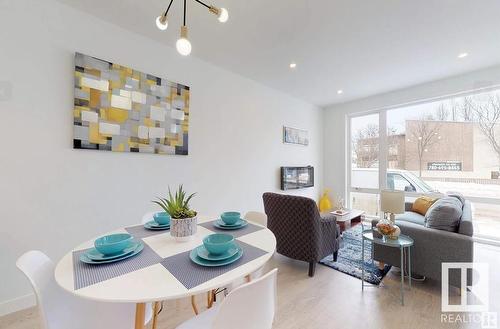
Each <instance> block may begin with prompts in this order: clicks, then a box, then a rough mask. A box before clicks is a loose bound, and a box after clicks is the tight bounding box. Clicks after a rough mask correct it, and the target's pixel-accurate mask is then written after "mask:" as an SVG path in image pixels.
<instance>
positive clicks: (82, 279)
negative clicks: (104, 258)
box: [73, 243, 162, 290]
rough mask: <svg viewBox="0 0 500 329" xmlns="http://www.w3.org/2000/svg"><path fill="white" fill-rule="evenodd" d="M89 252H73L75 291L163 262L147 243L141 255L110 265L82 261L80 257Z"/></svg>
mask: <svg viewBox="0 0 500 329" xmlns="http://www.w3.org/2000/svg"><path fill="white" fill-rule="evenodd" d="M87 250H89V249H84V250H77V251H74V252H73V277H74V278H75V290H76V289H80V288H84V287H87V286H90V285H93V284H96V283H99V282H102V281H106V280H109V279H113V278H116V277H117V276H120V275H124V274H127V273H130V272H134V271H137V270H140V269H142V268H145V267H148V266H151V265H154V264H158V263H159V262H161V260H162V258H161V257H160V256H158V254H157V253H155V252H154V251H153V250H152V249H151V248H150V247H149V246H148V245H147V244H146V243H144V249H143V250H142V251H141V252H140V253H139V254H137V255H135V256H133V257H130V258H127V259H125V260H122V261H119V262H116V263H109V264H100V265H90V264H86V263H84V262H82V261H80V255H81V254H82V253H84V252H85V251H87Z"/></svg>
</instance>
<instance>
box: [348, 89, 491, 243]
mask: <svg viewBox="0 0 500 329" xmlns="http://www.w3.org/2000/svg"><path fill="white" fill-rule="evenodd" d="M498 90H500V85H493V86H489V87H485V88H476V89H471V90H468V91H465V92H458V93H454V94H448V95H444V96H438V97H431V98H427V99H421V100H417V101H412V102H407V103H401V104H397V105H392V106H386V107H381V108H377V109H372V110H367V111H360V112H355V113H348V114H346V115H345V127H346V129H345V131H346V136H345V141H346V143H345V150H346V153H345V158H346V172H345V191H344V192H345V196H346V197H345V200H346V205H347V207H351V197H350V193H353V192H357V193H367V194H375V195H380V191H381V190H383V189H386V188H387V166H388V134H387V112H388V111H390V110H394V109H399V108H402V107H408V106H415V105H422V104H427V103H432V102H437V101H443V100H447V99H450V98H456V97H467V96H471V95H475V94H478V93H485V92H492V91H498ZM372 114H378V119H379V120H378V121H379V122H378V125H379V136H378V138H379V154H378V155H379V156H378V158H379V159H378V160H379V167H378V174H379V177H378V178H379V187H378V189H375V188H360V187H352V186H351V173H352V140H351V138H352V135H351V133H352V131H351V121H352V119H354V118H357V117H363V116H367V115H372ZM422 195H425V194H424V193H419V192H406V191H405V197H406V198H417V197H419V196H422ZM464 197H465V198H466V199H467V200H469V201H471V203H472V207H473V208H474V203H482V204H493V205H500V198H491V197H474V196H467V195H464ZM382 216H383V214H382V213H380V217H382ZM367 217H373V216H367ZM474 238H475V239H476V240H477V241H479V242H486V243H489V242H488V241H491V240H493V241H494V244H500V237H491V236H486V235H481V234H474Z"/></svg>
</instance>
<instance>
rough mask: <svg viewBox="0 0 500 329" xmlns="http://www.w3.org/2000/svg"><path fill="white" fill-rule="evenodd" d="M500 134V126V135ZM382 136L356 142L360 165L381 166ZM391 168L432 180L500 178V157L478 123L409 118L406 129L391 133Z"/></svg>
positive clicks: (355, 148)
mask: <svg viewBox="0 0 500 329" xmlns="http://www.w3.org/2000/svg"><path fill="white" fill-rule="evenodd" d="M498 136H500V127H499V134H498ZM378 149H379V144H378V137H369V138H359V139H358V140H357V141H356V142H355V143H354V145H353V151H354V158H353V161H354V162H355V164H356V166H357V167H358V168H374V167H378ZM387 161H388V168H390V169H402V170H408V171H412V172H414V173H415V174H417V175H420V176H421V177H424V178H429V179H438V178H444V177H446V179H447V180H456V181H460V180H463V179H498V178H499V162H500V161H499V158H498V155H497V154H496V152H495V151H494V150H493V147H492V145H491V143H490V141H489V140H488V138H487V137H486V136H485V135H484V133H483V132H482V131H481V129H480V127H479V126H478V124H477V123H474V122H453V121H427V120H406V122H405V132H404V133H403V134H394V135H389V136H388V155H387Z"/></svg>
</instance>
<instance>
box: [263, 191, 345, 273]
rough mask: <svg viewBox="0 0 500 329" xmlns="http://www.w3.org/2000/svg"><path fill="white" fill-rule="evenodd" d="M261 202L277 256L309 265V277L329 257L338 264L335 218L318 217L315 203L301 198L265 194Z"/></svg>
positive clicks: (330, 215) (338, 233) (329, 216)
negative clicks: (318, 264) (321, 261)
mask: <svg viewBox="0 0 500 329" xmlns="http://www.w3.org/2000/svg"><path fill="white" fill-rule="evenodd" d="M262 198H263V200H264V209H265V211H266V215H267V227H268V228H269V229H270V230H271V231H272V232H273V233H274V235H275V236H276V251H277V252H278V253H280V254H282V255H284V256H287V257H290V258H293V259H297V260H301V261H305V262H308V263H309V276H310V277H312V276H314V272H315V269H316V263H317V262H319V261H320V260H321V259H323V258H324V257H326V256H327V255H328V254H333V259H334V261H337V252H338V250H339V245H340V228H339V227H338V225H337V220H336V217H335V216H334V215H332V214H329V213H328V214H320V213H319V211H318V207H317V206H316V203H315V202H314V200H312V199H309V198H305V197H301V196H295V195H284V194H277V193H264V195H263V196H262Z"/></svg>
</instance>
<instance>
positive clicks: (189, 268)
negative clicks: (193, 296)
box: [161, 241, 267, 289]
mask: <svg viewBox="0 0 500 329" xmlns="http://www.w3.org/2000/svg"><path fill="white" fill-rule="evenodd" d="M238 244H239V245H240V247H241V248H242V249H243V256H242V257H241V258H240V259H238V260H237V261H236V262H234V263H232V264H229V265H225V266H219V267H206V266H201V265H198V264H195V263H193V261H191V259H190V258H189V253H190V252H191V250H190V251H186V252H183V253H182V254H177V255H174V256H171V257H168V258H165V259H164V260H163V261H162V262H161V265H163V266H164V267H165V268H166V269H167V270H168V271H169V272H170V273H172V275H173V276H175V278H176V279H177V280H179V281H180V282H181V283H182V284H183V285H184V287H186V288H187V289H192V288H194V287H196V286H199V285H200V284H202V283H204V282H207V281H209V280H212V279H213V278H216V277H218V276H220V275H222V274H224V273H226V272H229V271H231V270H233V269H235V268H237V267H238V266H241V265H243V264H246V263H248V262H250V261H252V260H254V259H256V258H259V257H260V256H263V255H265V254H267V252H265V251H264V250H262V249H260V248H257V247H254V246H251V245H249V244H246V243H244V242H241V241H238Z"/></svg>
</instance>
